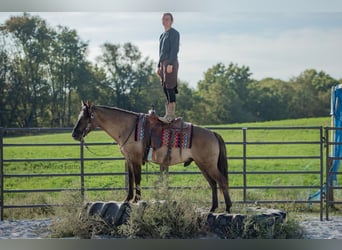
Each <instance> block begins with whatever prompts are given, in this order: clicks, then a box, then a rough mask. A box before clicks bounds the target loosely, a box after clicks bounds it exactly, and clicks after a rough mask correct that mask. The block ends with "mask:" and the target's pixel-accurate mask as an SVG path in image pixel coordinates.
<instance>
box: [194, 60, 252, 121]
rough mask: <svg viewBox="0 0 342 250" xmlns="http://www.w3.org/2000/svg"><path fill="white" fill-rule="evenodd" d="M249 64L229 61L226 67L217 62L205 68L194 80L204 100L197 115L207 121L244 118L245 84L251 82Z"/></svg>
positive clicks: (239, 119) (246, 86) (245, 119)
mask: <svg viewBox="0 0 342 250" xmlns="http://www.w3.org/2000/svg"><path fill="white" fill-rule="evenodd" d="M250 75H251V73H250V72H249V68H248V67H245V66H242V67H239V66H238V65H235V64H233V63H230V64H229V65H228V66H227V67H226V66H225V65H224V64H222V63H218V64H216V65H214V66H213V67H212V68H210V69H208V70H207V72H205V76H204V80H202V81H200V82H199V83H198V93H199V96H200V97H201V99H202V100H203V101H204V103H205V109H204V110H203V111H202V112H203V113H202V114H201V115H206V117H207V119H206V121H207V123H212V124H221V123H231V122H243V121H248V120H249V119H250V117H251V114H250V112H248V110H247V109H246V99H247V96H248V85H249V84H250V82H251V79H250Z"/></svg>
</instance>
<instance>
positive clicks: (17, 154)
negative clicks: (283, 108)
mask: <svg viewBox="0 0 342 250" xmlns="http://www.w3.org/2000/svg"><path fill="white" fill-rule="evenodd" d="M269 126H271V127H272V126H330V118H328V117H325V118H310V119H297V120H285V121H271V122H263V123H244V124H231V125H225V126H210V127H211V128H212V129H213V130H215V131H217V132H218V133H220V134H221V135H222V137H223V138H224V140H225V141H226V142H228V145H227V149H228V158H229V171H230V172H231V174H230V176H229V184H230V187H231V196H232V200H233V201H235V202H236V201H241V200H242V196H243V194H242V190H241V189H238V188H236V187H241V186H242V185H243V181H244V178H243V175H242V174H241V172H242V171H243V168H242V166H243V161H242V160H241V159H238V158H239V157H242V155H243V145H242V144H241V142H242V138H243V133H242V130H235V129H233V128H236V127H248V128H249V129H247V130H246V137H247V142H248V144H247V148H246V153H247V156H248V157H260V156H261V157H265V156H279V157H282V156H317V155H318V154H319V150H320V148H319V147H320V146H319V145H317V144H285V145H275V144H266V145H261V144H257V143H259V142H291V141H302V142H312V141H315V142H318V141H319V140H320V134H319V130H313V129H305V130H285V129H281V130H278V129H275V130H265V129H254V128H257V127H259V128H260V127H269ZM221 127H226V128H227V129H225V130H222V129H221ZM215 128H216V129H215ZM86 142H87V143H89V144H90V143H92V142H105V143H110V144H111V145H103V146H92V145H90V146H89V148H90V150H91V151H88V150H86V149H84V155H85V157H86V158H95V159H94V160H89V161H85V164H84V172H85V173H86V174H90V173H113V174H112V175H109V176H103V175H100V176H86V177H85V179H84V185H85V188H86V189H87V188H121V189H124V188H125V178H126V177H125V175H115V174H117V173H121V172H124V171H125V168H124V161H122V160H118V161H113V160H102V159H101V158H107V157H122V155H121V153H120V151H119V148H118V146H116V145H112V143H113V140H112V139H111V138H110V137H109V136H108V135H107V134H105V133H104V132H103V131H96V132H92V133H90V134H89V135H88V136H87V138H86ZM19 143H20V144H28V143H36V144H43V143H64V144H68V145H65V146H62V147H57V146H29V147H27V146H10V147H7V146H6V147H4V159H5V160H6V159H48V158H54V159H62V158H63V159H65V158H78V157H79V156H80V147H79V145H78V143H76V142H75V141H73V139H72V138H71V134H70V133H54V134H44V133H40V134H36V135H30V136H8V137H5V139H4V144H19ZM97 159H98V160H97ZM246 166H247V168H246V170H247V171H256V172H258V171H319V166H320V163H319V159H288V160H283V159H248V160H247V165H246ZM142 170H143V171H142V172H143V178H142V183H141V184H142V188H143V198H144V199H152V198H153V195H154V194H153V192H151V190H149V189H147V187H154V186H155V185H156V183H158V181H159V176H158V175H147V174H146V173H147V172H159V166H157V165H154V164H147V165H145V166H143V169H142ZM3 171H4V174H6V175H9V174H50V173H59V174H67V173H68V174H69V173H70V174H79V173H80V162H79V161H47V160H46V161H37V162H25V161H24V162H5V164H4V166H3ZM170 171H176V172H181V173H185V172H195V171H196V172H198V171H199V170H198V168H197V167H196V166H195V164H194V163H193V164H191V165H190V166H188V167H186V168H184V167H183V165H181V164H180V165H176V166H171V167H170ZM246 181H247V186H249V187H252V186H253V187H255V186H263V185H265V186H270V185H274V186H293V185H296V186H303V185H308V186H313V188H311V189H269V188H263V189H259V188H254V189H248V192H247V199H248V200H251V201H258V200H284V199H286V200H289V203H288V204H285V205H283V206H286V208H290V207H291V208H292V207H294V206H293V204H292V203H291V200H305V199H307V197H308V195H309V194H310V193H313V192H315V191H317V188H316V187H315V186H318V185H319V183H320V180H319V175H318V174H305V175H304V174H301V175H293V174H258V175H256V174H248V175H247V177H246ZM80 186H81V177H80V176H71V177H70V176H68V177H31V178H28V177H11V178H5V180H4V188H5V190H19V189H53V188H65V189H69V188H76V189H79V188H80ZM169 186H171V187H192V188H191V189H190V190H189V193H191V196H192V197H193V202H194V203H196V202H204V203H205V204H206V206H209V204H210V202H211V194H210V190H209V189H208V184H207V182H206V180H205V179H204V177H203V176H202V175H201V174H200V173H198V174H194V175H184V174H177V175H173V174H171V175H170V176H169ZM234 187H235V188H234ZM337 191H339V190H337ZM174 192H178V191H174ZM125 193H126V192H125V190H111V191H86V194H85V195H86V199H88V200H101V199H102V200H113V199H114V200H123V199H124V197H125ZM61 195H62V194H61V193H60V192H48V193H39V192H38V193H33V194H32V193H15V192H10V193H5V195H4V201H5V205H9V204H13V205H16V204H60V203H62V202H63V201H62V200H63V199H62V197H61ZM339 195H340V194H339V193H337V197H336V198H339V197H340V196H339ZM221 198H222V197H221ZM302 208H303V207H301V208H300V209H302ZM294 209H298V205H297V206H296V207H295V208H294ZM28 211H29V212H28V213H27V214H26V213H22V212H20V210H17V209H6V210H5V212H6V213H5V216H7V217H9V218H17V216H19V217H28V216H32V215H31V214H32V213H33V211H37V212H34V213H36V214H37V215H39V216H44V215H46V214H47V213H48V212H51V210H49V209H46V208H42V209H40V208H39V209H29V210H28Z"/></svg>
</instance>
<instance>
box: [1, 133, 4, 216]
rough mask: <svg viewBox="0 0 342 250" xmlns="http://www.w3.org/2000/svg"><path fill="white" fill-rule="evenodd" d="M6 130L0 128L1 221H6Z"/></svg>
mask: <svg viewBox="0 0 342 250" xmlns="http://www.w3.org/2000/svg"><path fill="white" fill-rule="evenodd" d="M3 139H4V128H2V127H0V221H3V220H4V168H3V166H4V156H3V155H4V150H3V145H4V141H3Z"/></svg>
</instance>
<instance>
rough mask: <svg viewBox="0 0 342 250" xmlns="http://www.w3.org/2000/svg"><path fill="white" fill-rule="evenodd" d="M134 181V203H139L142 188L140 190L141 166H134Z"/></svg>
mask: <svg viewBox="0 0 342 250" xmlns="http://www.w3.org/2000/svg"><path fill="white" fill-rule="evenodd" d="M133 168H134V181H135V197H134V202H138V201H139V200H140V198H141V188H140V181H141V165H138V164H134V165H133Z"/></svg>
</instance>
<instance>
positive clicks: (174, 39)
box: [158, 28, 179, 67]
mask: <svg viewBox="0 0 342 250" xmlns="http://www.w3.org/2000/svg"><path fill="white" fill-rule="evenodd" d="M178 50H179V32H178V31H177V30H175V29H174V28H170V29H169V30H168V31H165V32H164V33H163V34H161V35H160V38H159V62H158V67H159V65H160V63H161V62H164V61H166V62H167V64H168V65H173V64H174V63H175V62H176V61H177V54H178Z"/></svg>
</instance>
